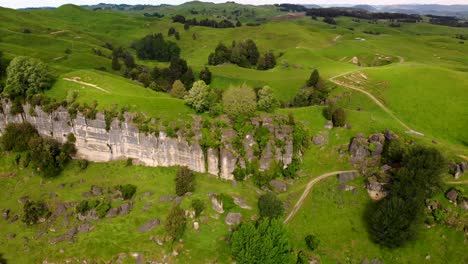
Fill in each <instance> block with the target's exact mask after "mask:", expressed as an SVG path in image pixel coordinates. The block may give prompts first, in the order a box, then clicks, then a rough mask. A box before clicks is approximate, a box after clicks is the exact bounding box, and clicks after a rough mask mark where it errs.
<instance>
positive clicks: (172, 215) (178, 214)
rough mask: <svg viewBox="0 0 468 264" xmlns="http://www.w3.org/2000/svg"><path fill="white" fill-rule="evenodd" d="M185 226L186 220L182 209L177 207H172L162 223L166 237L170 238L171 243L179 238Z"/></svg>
mask: <svg viewBox="0 0 468 264" xmlns="http://www.w3.org/2000/svg"><path fill="white" fill-rule="evenodd" d="M186 225H187V219H186V218H185V211H184V209H182V208H180V207H179V205H173V206H172V208H171V211H170V212H169V214H168V215H167V217H166V221H165V223H164V229H166V233H167V235H168V236H169V237H171V239H172V241H175V240H177V239H179V238H181V237H182V235H183V234H184V232H185V227H186Z"/></svg>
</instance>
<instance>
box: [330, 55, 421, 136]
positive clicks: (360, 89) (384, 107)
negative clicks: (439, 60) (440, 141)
mask: <svg viewBox="0 0 468 264" xmlns="http://www.w3.org/2000/svg"><path fill="white" fill-rule="evenodd" d="M399 58H400V62H401V61H404V59H403V57H399ZM357 71H359V70H354V71H350V72H346V73H342V74H339V75H337V76H334V77H331V78H330V79H329V80H330V82H332V83H335V84H337V85H341V86H344V87H347V88H349V89H352V90H356V91H358V92H361V93H363V94H365V95H367V96H368V97H369V98H370V99H372V100H373V101H374V102H375V103H376V104H377V105H378V106H379V107H380V108H382V110H384V111H385V112H387V114H389V115H390V116H391V117H392V118H393V119H395V120H396V121H397V122H398V123H399V124H400V125H402V126H403V127H404V128H405V129H406V130H407V133H410V134H414V135H418V136H424V134H423V133H421V132H418V131H415V130H413V129H411V128H410V127H409V126H408V125H407V124H405V123H404V122H403V121H401V120H400V119H399V118H398V117H397V116H396V115H395V114H394V113H393V112H392V111H390V109H388V108H387V107H386V106H385V105H384V104H383V103H382V102H380V101H379V99H377V98H376V97H375V96H373V95H372V94H371V93H370V92H368V91H366V90H364V89H362V88H360V87H358V86H355V85H351V84H347V83H344V82H342V81H339V80H337V78H339V77H342V76H345V75H348V74H351V73H354V72H357Z"/></svg>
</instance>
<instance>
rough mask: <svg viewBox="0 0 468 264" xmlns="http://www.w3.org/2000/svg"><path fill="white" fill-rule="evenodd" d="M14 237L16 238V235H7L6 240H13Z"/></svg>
mask: <svg viewBox="0 0 468 264" xmlns="http://www.w3.org/2000/svg"><path fill="white" fill-rule="evenodd" d="M15 237H16V234H14V233H12V234H8V235H7V237H6V238H7V239H8V240H12V239H14V238H15Z"/></svg>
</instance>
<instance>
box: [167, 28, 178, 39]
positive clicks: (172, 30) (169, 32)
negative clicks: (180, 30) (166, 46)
mask: <svg viewBox="0 0 468 264" xmlns="http://www.w3.org/2000/svg"><path fill="white" fill-rule="evenodd" d="M175 33H176V30H175V28H174V27H170V28H169V30H168V31H167V35H168V36H169V37H170V36H172V35H174V34H175Z"/></svg>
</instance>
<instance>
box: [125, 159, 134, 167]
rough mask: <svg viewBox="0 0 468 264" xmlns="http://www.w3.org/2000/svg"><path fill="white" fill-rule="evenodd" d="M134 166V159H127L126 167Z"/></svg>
mask: <svg viewBox="0 0 468 264" xmlns="http://www.w3.org/2000/svg"><path fill="white" fill-rule="evenodd" d="M132 165H133V159H132V158H127V161H126V162H125V166H127V167H130V166H132Z"/></svg>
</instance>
